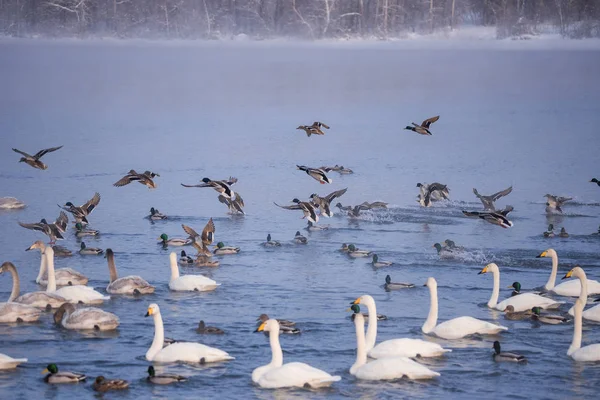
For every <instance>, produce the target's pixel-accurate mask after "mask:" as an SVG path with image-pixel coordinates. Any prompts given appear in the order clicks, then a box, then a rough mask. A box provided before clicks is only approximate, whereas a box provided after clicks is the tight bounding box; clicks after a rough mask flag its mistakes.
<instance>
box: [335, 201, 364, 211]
mask: <svg viewBox="0 0 600 400" xmlns="http://www.w3.org/2000/svg"><path fill="white" fill-rule="evenodd" d="M365 203H368V202H365ZM363 205H364V203H363ZM335 206H336V207H337V208H339V209H340V211H350V210H352V206H343V205H342V203H339V202H338V203H337V204H336V205H335Z"/></svg>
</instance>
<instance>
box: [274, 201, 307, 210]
mask: <svg viewBox="0 0 600 400" xmlns="http://www.w3.org/2000/svg"><path fill="white" fill-rule="evenodd" d="M273 204H275V205H276V206H277V207H281V208H285V209H286V210H302V206H300V204H292V205H291V206H280V205H279V204H277V203H275V202H273Z"/></svg>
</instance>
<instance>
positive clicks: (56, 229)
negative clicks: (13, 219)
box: [19, 211, 69, 244]
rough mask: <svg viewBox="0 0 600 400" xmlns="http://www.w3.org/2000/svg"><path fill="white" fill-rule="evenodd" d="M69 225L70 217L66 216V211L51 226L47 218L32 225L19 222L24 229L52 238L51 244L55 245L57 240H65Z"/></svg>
mask: <svg viewBox="0 0 600 400" xmlns="http://www.w3.org/2000/svg"><path fill="white" fill-rule="evenodd" d="M68 223H69V217H67V214H65V212H64V211H61V212H60V214H59V216H58V218H57V219H56V221H54V223H53V224H49V223H48V222H47V221H46V219H45V218H42V220H41V221H40V222H37V223H32V224H24V223H22V222H19V225H21V226H22V227H23V228H26V229H32V230H35V231H40V232H43V233H44V234H45V235H46V236H48V237H49V238H50V243H51V244H53V243H55V242H56V240H57V239H58V240H62V239H64V237H63V235H62V234H63V233H64V232H66V230H67V225H68Z"/></svg>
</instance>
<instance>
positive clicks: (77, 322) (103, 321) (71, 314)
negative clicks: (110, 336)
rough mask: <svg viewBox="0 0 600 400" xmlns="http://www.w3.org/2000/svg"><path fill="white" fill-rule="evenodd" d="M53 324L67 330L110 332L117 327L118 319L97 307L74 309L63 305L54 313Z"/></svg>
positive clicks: (71, 305)
mask: <svg viewBox="0 0 600 400" xmlns="http://www.w3.org/2000/svg"><path fill="white" fill-rule="evenodd" d="M54 323H56V324H57V325H62V326H64V327H65V328H67V329H78V330H88V329H89V330H91V329H93V330H96V331H110V330H114V329H117V326H119V317H117V316H116V315H115V314H113V313H109V312H107V311H104V310H101V309H99V308H97V307H85V308H79V309H75V306H74V305H73V304H71V303H65V304H63V305H62V306H60V308H59V309H58V310H56V312H55V313H54Z"/></svg>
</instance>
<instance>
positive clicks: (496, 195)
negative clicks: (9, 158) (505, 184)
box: [473, 186, 513, 201]
mask: <svg viewBox="0 0 600 400" xmlns="http://www.w3.org/2000/svg"><path fill="white" fill-rule="evenodd" d="M512 189H513V188H512V186H511V187H509V188H506V189H504V190H501V191H499V192H498V193H494V194H492V195H490V196H489V197H490V198H491V199H492V201H496V200H498V199H499V198H501V197H504V196H507V195H508V194H510V192H512ZM473 190H475V189H473Z"/></svg>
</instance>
